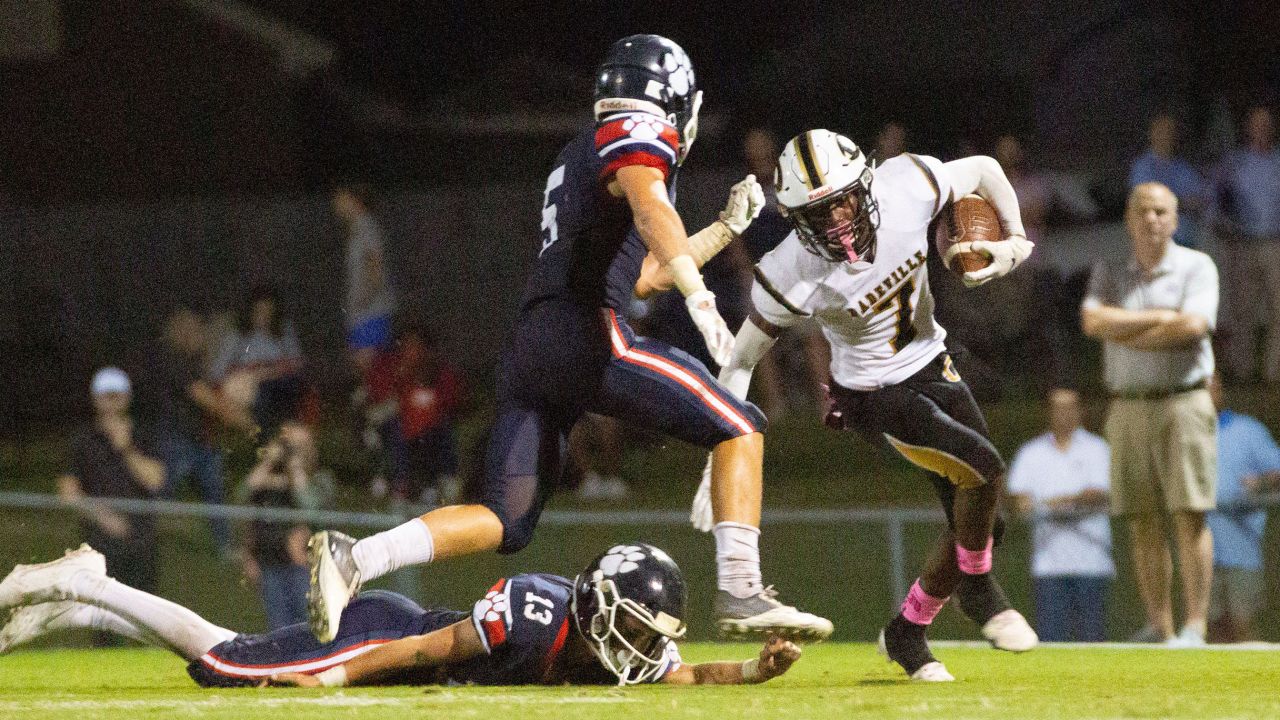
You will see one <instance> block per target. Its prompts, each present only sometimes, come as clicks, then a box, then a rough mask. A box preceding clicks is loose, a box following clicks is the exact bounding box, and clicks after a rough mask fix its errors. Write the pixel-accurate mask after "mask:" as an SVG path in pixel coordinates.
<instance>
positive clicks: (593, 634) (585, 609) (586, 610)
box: [572, 542, 688, 685]
mask: <svg viewBox="0 0 1280 720" xmlns="http://www.w3.org/2000/svg"><path fill="white" fill-rule="evenodd" d="M687 599H688V591H687V590H686V589H685V584H684V576H683V575H682V574H681V573H680V568H679V566H677V565H676V563H675V561H674V560H672V559H671V556H670V555H667V554H666V553H665V552H663V551H662V550H660V549H658V548H656V547H654V546H652V545H649V544H647V543H642V542H635V543H630V544H627V545H615V546H613V547H611V548H609V549H608V550H607V551H606V552H604V553H603V554H601V555H600V556H599V557H597V558H596V559H595V560H593V561H592V562H591V564H590V565H588V566H587V567H586V569H585V570H583V571H582V573H581V574H580V575H578V577H577V578H576V579H575V580H574V581H573V604H572V612H573V619H574V624H575V625H576V626H577V628H578V632H579V633H581V634H582V637H583V638H585V639H586V640H587V642H588V644H589V645H590V646H591V650H592V651H593V652H594V653H595V654H596V657H598V658H599V659H600V662H601V663H603V664H604V666H605V667H606V668H608V669H609V671H610V672H612V673H613V674H615V675H617V676H618V682H619V684H620V685H633V684H636V683H641V682H645V681H648V680H650V679H652V678H653V677H654V676H655V675H657V673H659V672H660V671H661V670H662V669H663V667H664V666H665V665H666V663H665V659H666V657H667V652H668V643H669V642H670V641H672V640H677V639H679V638H681V637H683V636H684V633H685V622H684V611H685V602H686V601H687Z"/></svg>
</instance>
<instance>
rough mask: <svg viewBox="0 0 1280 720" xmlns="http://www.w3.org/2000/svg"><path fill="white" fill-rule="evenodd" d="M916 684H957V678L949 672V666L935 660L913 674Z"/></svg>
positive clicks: (912, 677)
mask: <svg viewBox="0 0 1280 720" xmlns="http://www.w3.org/2000/svg"><path fill="white" fill-rule="evenodd" d="M911 679H912V680H915V681H916V682H955V680H956V679H955V676H953V675H952V674H951V673H950V672H948V671H947V666H946V665H943V664H942V663H940V662H938V661H937V660H934V661H933V662H931V663H927V664H925V665H923V666H921V668H920V669H919V670H917V671H915V672H914V673H912V674H911Z"/></svg>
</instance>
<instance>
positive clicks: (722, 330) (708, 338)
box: [684, 290, 733, 365]
mask: <svg viewBox="0 0 1280 720" xmlns="http://www.w3.org/2000/svg"><path fill="white" fill-rule="evenodd" d="M684 306H685V307H686V308H688V310H689V318H690V319H692V320H693V324H694V326H695V327H697V328H698V332H700V333H702V339H703V341H704V342H706V343H707V352H709V353H711V359H712V360H715V361H716V364H717V365H727V364H728V363H729V360H730V359H731V358H732V357H733V333H731V332H729V327H728V326H727V325H725V324H724V318H722V317H720V311H719V310H716V296H715V293H713V292H711V291H710V290H699V291H698V292H696V293H693V294H692V295H690V296H689V297H687V298H685V299H684Z"/></svg>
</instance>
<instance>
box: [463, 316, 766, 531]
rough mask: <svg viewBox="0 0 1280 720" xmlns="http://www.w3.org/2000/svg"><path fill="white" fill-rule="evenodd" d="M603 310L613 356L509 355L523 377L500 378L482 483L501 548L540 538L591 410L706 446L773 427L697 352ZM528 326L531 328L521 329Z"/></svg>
mask: <svg viewBox="0 0 1280 720" xmlns="http://www.w3.org/2000/svg"><path fill="white" fill-rule="evenodd" d="M603 315H604V317H603V322H604V331H605V333H606V338H605V339H607V342H608V343H609V348H608V352H609V354H608V356H607V358H605V359H604V360H603V366H602V367H601V366H597V367H595V368H594V369H591V370H587V369H584V370H583V371H582V373H581V377H580V378H576V379H575V378H574V377H573V375H572V374H571V373H566V372H565V371H564V365H565V363H564V361H563V359H562V357H561V356H560V355H556V356H555V357H547V355H548V354H547V353H545V351H543V354H542V355H535V357H534V358H533V359H532V360H530V359H529V358H528V356H524V355H521V356H515V355H514V354H513V353H509V354H508V358H507V360H506V361H505V362H504V365H505V366H506V367H504V373H506V374H507V375H509V376H512V377H518V378H522V381H521V382H519V383H514V384H517V385H519V387H514V388H513V387H511V385H512V384H513V383H510V382H509V381H508V384H506V385H503V386H500V390H499V395H500V397H499V406H498V417H497V420H496V422H495V424H494V428H493V434H492V435H491V436H490V439H489V448H488V452H487V453H486V456H485V478H484V485H483V487H482V489H481V503H482V504H483V505H484V506H485V507H487V508H489V509H490V510H492V511H493V512H494V514H496V515H497V516H498V518H499V519H500V520H502V525H503V534H502V545H501V547H500V548H499V552H503V553H511V552H516V551H518V550H520V549H521V548H523V547H525V546H526V545H528V544H529V541H530V540H531V539H532V538H533V530H534V527H535V526H536V525H537V523H538V517H539V516H540V515H541V513H542V507H543V505H544V504H545V503H546V500H547V498H548V496H549V495H550V493H551V491H552V489H553V488H554V487H555V486H556V484H557V481H558V479H559V477H560V472H561V470H562V469H563V467H564V460H565V453H566V449H567V445H568V436H569V431H570V430H571V429H573V424H574V423H575V422H577V419H578V417H580V416H581V414H582V412H584V411H589V412H594V413H597V414H600V415H607V416H609V417H615V418H618V419H619V420H622V421H624V422H626V423H627V424H629V425H631V426H633V427H637V428H640V429H644V430H650V431H654V432H659V433H662V434H663V435H668V436H670V437H674V438H677V439H679V440H683V441H685V442H687V443H690V444H693V445H697V446H699V447H703V448H707V449H708V450H709V449H711V448H714V447H715V446H716V445H719V444H720V443H721V442H724V441H725V440H731V439H734V438H737V437H741V436H743V435H749V434H751V433H755V432H762V431H763V430H764V428H765V424H766V422H765V417H764V413H762V412H760V410H759V408H757V407H756V406H755V405H753V404H751V403H749V402H746V401H744V400H739V399H737V398H736V397H734V395H733V393H731V392H729V391H728V390H727V389H725V388H724V387H723V386H721V385H720V383H719V382H718V381H717V380H716V379H715V378H714V377H713V376H712V375H711V373H710V372H709V371H708V370H707V368H706V366H704V365H703V364H702V363H700V362H698V361H697V360H696V359H694V358H693V356H691V355H689V354H688V353H686V352H684V351H682V350H679V349H677V348H673V347H671V346H670V345H667V344H666V343H663V342H659V341H657V340H652V339H649V338H644V337H639V336H637V335H636V334H635V333H634V332H632V330H631V328H630V327H629V326H628V325H627V324H626V323H625V322H623V321H622V320H621V319H620V318H618V317H617V315H616V314H615V313H614V312H613V311H611V310H610V311H606V312H605V313H604V314H603ZM522 332H528V330H527V328H521V329H517V337H520V334H521V333H522ZM566 350H568V349H566ZM538 352H539V351H538V350H531V351H530V354H535V353H538ZM583 355H584V356H585V355H586V354H585V353H584V354H583ZM543 357H547V362H548V365H549V366H550V367H548V369H547V373H546V374H545V376H543V377H544V378H545V379H544V380H543V381H542V382H541V383H538V382H536V379H538V378H539V373H538V369H539V368H537V367H531V365H533V363H536V362H537V360H539V359H542V358H543ZM539 395H541V396H542V397H541V398H540V397H539Z"/></svg>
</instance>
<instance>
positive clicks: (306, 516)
mask: <svg viewBox="0 0 1280 720" xmlns="http://www.w3.org/2000/svg"><path fill="white" fill-rule="evenodd" d="M87 503H92V504H93V505H95V506H102V507H107V508H111V509H113V510H118V511H120V512H126V513H136V514H144V515H145V514H150V515H175V516H185V517H201V518H225V519H228V520H263V521H268V522H283V523H305V524H309V525H313V526H318V527H333V526H348V527H361V528H369V529H371V530H385V529H387V528H391V527H395V526H396V525H399V524H400V523H402V522H404V520H405V518H406V517H413V516H415V515H418V514H421V513H424V512H426V511H427V510H429V509H430V508H428V507H425V506H412V505H407V506H405V507H403V508H402V509H401V512H398V513H394V512H349V511H342V510H297V509H292V508H269V507H258V506H252V505H210V504H205V503H192V502H179V501H176V500H138V499H132V498H97V497H95V498H92V499H88V500H81V501H68V500H64V499H63V498H61V497H59V496H57V495H54V494H51V493H34V492H15V491H0V508H27V509H39V510H65V511H75V512H83V511H85V510H86V508H87V507H88V505H87ZM1276 505H1280V493H1268V494H1263V495H1258V496H1254V497H1252V498H1250V499H1249V500H1248V501H1247V502H1241V503H1234V504H1231V505H1223V506H1220V507H1219V510H1225V511H1231V510H1255V509H1266V508H1267V507H1270V506H1276ZM1098 512H1102V511H1099V510H1086V511H1080V512H1078V513H1071V512H1054V513H1051V514H1050V513H1035V514H1032V515H1031V516H1030V517H1028V518H1025V519H1027V520H1031V521H1034V520H1043V519H1064V518H1068V517H1073V516H1085V515H1092V514H1096V513H1098ZM945 519H946V518H945V516H944V515H943V512H942V510H941V509H939V508H932V507H931V508H919V507H886V508H811V509H781V510H777V509H775V510H766V511H764V514H763V516H762V517H761V524H762V525H847V524H854V523H867V524H876V525H883V527H884V537H885V543H886V545H887V547H888V549H889V578H890V580H889V582H890V592H891V597H892V598H893V605H894V607H897V603H898V602H899V601H900V600H901V598H903V597H904V596H905V595H906V592H907V583H908V578H907V572H906V567H907V559H906V551H905V544H906V540H905V537H904V533H905V529H906V526H907V525H909V524H937V523H942V522H944V521H945ZM540 522H541V523H542V524H544V525H551V526H560V527H574V526H586V525H659V526H668V527H671V526H675V527H679V526H684V525H686V524H687V523H688V522H689V513H688V512H687V511H683V510H548V511H546V512H544V513H543V514H542V518H541V521H540Z"/></svg>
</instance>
